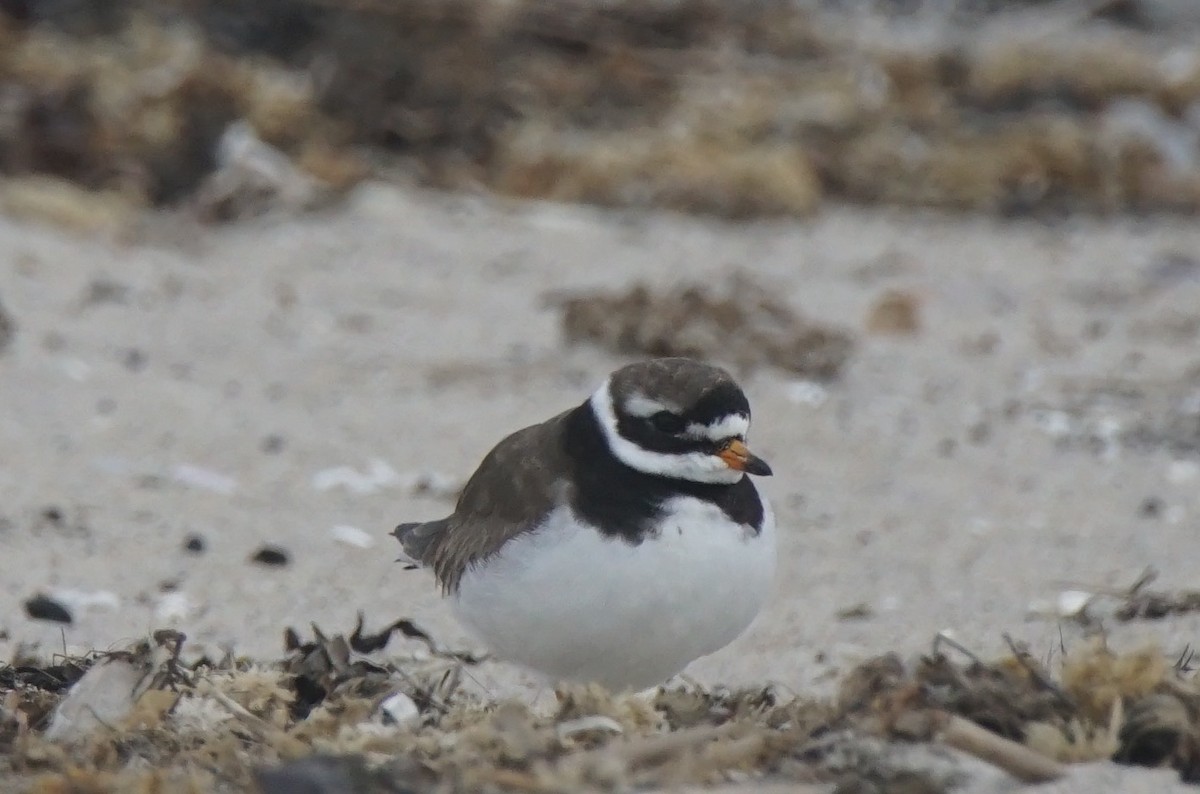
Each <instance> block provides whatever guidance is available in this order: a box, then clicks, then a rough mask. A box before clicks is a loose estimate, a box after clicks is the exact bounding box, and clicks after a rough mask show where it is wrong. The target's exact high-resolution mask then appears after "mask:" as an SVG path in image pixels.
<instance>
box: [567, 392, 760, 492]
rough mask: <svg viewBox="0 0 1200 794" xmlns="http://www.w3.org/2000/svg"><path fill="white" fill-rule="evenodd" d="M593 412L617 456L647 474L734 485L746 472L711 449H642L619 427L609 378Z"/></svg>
mask: <svg viewBox="0 0 1200 794" xmlns="http://www.w3.org/2000/svg"><path fill="white" fill-rule="evenodd" d="M589 403H590V404H591V408H592V414H593V415H594V416H595V417H596V420H597V421H598V422H599V424H600V429H601V431H602V432H603V433H604V439H605V441H607V442H608V448H609V450H611V451H612V453H613V454H614V455H616V457H617V459H618V460H620V461H621V462H622V463H624V464H625V465H626V466H629V467H630V468H632V469H635V470H637V471H640V472H644V473H646V474H658V475H662V476H663V477H674V478H678V479H682V480H690V481H692V482H704V483H719V484H722V485H732V484H733V483H736V482H739V481H740V480H741V479H742V477H743V476H744V475H743V472H741V471H739V470H738V469H734V468H731V467H730V466H729V465H728V464H726V463H725V461H724V460H722V459H721V458H720V457H718V456H717V455H711V454H709V453H707V452H686V453H675V454H667V453H664V452H652V451H650V450H648V449H642V448H641V447H639V446H638V445H637V444H635V443H634V442H632V441H630V440H629V439H627V438H625V437H624V436H622V435H621V433H620V431H619V430H617V414H616V411H614V410H613V398H612V392H611V391H610V389H609V382H608V381H607V380H605V381H604V383H602V384H601V385H600V388H598V389H597V390H596V391H595V393H594V394H593V395H592V396H591V399H590V400H589Z"/></svg>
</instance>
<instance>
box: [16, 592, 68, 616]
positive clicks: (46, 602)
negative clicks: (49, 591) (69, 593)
mask: <svg viewBox="0 0 1200 794" xmlns="http://www.w3.org/2000/svg"><path fill="white" fill-rule="evenodd" d="M25 614H26V615H28V616H29V618H30V619H31V620H48V621H51V622H53V623H67V624H70V623H71V622H72V621H73V618H72V616H71V610H69V609H67V607H66V606H65V605H63V604H61V603H60V602H58V601H56V600H54V599H53V598H51V597H50V596H48V595H42V594H40V593H39V594H38V595H35V596H33V597H32V598H28V599H26V600H25Z"/></svg>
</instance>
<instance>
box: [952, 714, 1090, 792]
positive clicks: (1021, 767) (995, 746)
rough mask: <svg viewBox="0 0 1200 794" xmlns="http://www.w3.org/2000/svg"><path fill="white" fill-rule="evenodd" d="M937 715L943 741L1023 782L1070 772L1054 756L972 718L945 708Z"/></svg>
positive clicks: (1046, 779)
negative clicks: (995, 731) (1044, 753)
mask: <svg viewBox="0 0 1200 794" xmlns="http://www.w3.org/2000/svg"><path fill="white" fill-rule="evenodd" d="M934 719H935V720H936V722H937V724H938V730H937V737H938V739H939V740H940V741H941V742H942V743H943V744H945V745H947V746H949V747H953V748H954V749H956V750H961V751H962V752H964V753H967V754H968V755H972V756H974V757H975V758H978V759H980V760H981V761H986V762H988V763H989V764H991V765H993V766H995V767H999V768H1000V769H1003V770H1004V771H1005V772H1007V773H1008V774H1010V775H1012V776H1013V777H1014V778H1016V779H1017V780H1020V781H1021V782H1022V783H1049V782H1050V781H1052V780H1058V779H1059V778H1061V777H1063V776H1064V775H1066V774H1067V768H1066V767H1065V766H1063V765H1062V764H1060V763H1059V762H1057V761H1055V760H1054V759H1052V758H1047V757H1046V756H1044V755H1042V754H1041V753H1039V752H1037V751H1036V750H1031V749H1029V748H1028V747H1026V746H1025V745H1023V744H1018V743H1017V742H1014V741H1013V740H1011V739H1005V738H1004V737H1003V736H1000V735H999V734H995V733H992V732H991V731H989V730H987V729H986V728H981V727H980V726H978V725H976V724H975V723H973V722H971V721H970V720H966V719H963V718H962V717H959V716H956V715H954V714H948V713H946V712H944V711H939V712H935V713H934Z"/></svg>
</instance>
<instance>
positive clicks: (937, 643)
mask: <svg viewBox="0 0 1200 794" xmlns="http://www.w3.org/2000/svg"><path fill="white" fill-rule="evenodd" d="M943 644H944V645H949V646H950V647H951V648H953V649H954V650H956V651H958V652H959V653H961V654H962V655H963V656H965V657H967V658H968V659H970V660H971V661H972V662H974V663H975V664H977V665H980V666H983V662H982V661H981V660H980V658H979V657H978V656H976V655H975V654H973V653H971V651H970V650H969V649H968V648H967V646H965V645H963V644H962V643H961V642H959V641H958V640H956V639H953V638H952V637H951V636H950V635H949V634H947V633H946V632H944V631H939V632H938V633H937V634H935V635H934V637H933V649H932V650H933V655H934V656H940V655H941V653H942V652H941V647H942V645H943Z"/></svg>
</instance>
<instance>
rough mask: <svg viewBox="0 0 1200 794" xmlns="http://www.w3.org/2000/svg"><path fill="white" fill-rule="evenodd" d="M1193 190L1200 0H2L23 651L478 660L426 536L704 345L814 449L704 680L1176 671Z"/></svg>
mask: <svg viewBox="0 0 1200 794" xmlns="http://www.w3.org/2000/svg"><path fill="white" fill-rule="evenodd" d="M1198 208H1200V4H1197V3H1194V2H1190V1H1189V0H1056V1H1053V2H1050V1H1047V2H1037V1H1036V0H1026V1H1024V2H1015V1H1014V2H1001V1H1000V0H992V1H989V0H942V1H941V2H936V1H934V0H929V1H928V2H920V1H919V0H907V1H906V0H895V1H894V2H884V1H883V0H878V1H877V2H834V1H833V0H829V1H828V2H819V1H818V0H807V1H805V0H793V1H791V2H715V1H714V0H681V1H679V2H665V1H662V0H649V1H648V2H647V1H646V0H636V1H635V0H611V1H607V2H602V1H601V0H570V1H567V2H549V1H543V0H437V1H435V0H415V1H408V0H236V1H226V2H206V1H205V0H170V1H168V2H162V1H158V2H149V1H146V2H136V1H134V0H120V1H114V2H108V3H95V2H86V1H84V0H0V655H3V656H5V657H9V656H11V655H12V654H14V653H18V652H22V651H23V650H28V649H30V648H40V649H43V650H45V649H49V650H50V651H56V650H61V649H62V648H63V647H70V648H105V647H112V646H114V645H118V644H121V643H124V642H127V641H128V640H130V639H132V638H137V637H140V636H143V635H144V634H145V633H146V632H147V631H149V630H151V629H154V628H160V627H167V626H170V627H175V628H179V629H181V630H184V631H185V632H186V633H187V634H188V637H189V640H188V648H189V652H193V650H192V649H194V652H195V653H204V652H208V653H213V654H220V653H223V652H224V650H228V649H234V650H236V651H237V652H242V653H247V654H251V655H257V656H274V655H277V654H278V653H280V652H281V651H282V639H281V638H282V634H283V630H284V629H285V628H286V627H288V626H293V627H299V628H301V629H304V628H306V627H307V626H308V625H309V624H310V622H313V621H315V622H317V623H319V624H320V625H322V626H325V627H327V628H328V629H330V630H331V631H332V630H339V631H346V630H349V629H350V628H351V627H352V626H353V622H354V619H355V615H356V613H358V612H360V611H361V612H363V613H364V614H365V617H366V620H367V623H368V625H369V626H380V625H384V624H386V623H389V622H391V621H392V620H394V619H396V618H398V617H412V618H415V619H417V620H418V621H419V622H420V624H421V625H423V626H426V627H427V628H429V629H430V630H431V631H432V632H433V633H434V634H435V635H436V636H437V637H439V638H443V639H445V641H446V642H449V643H452V644H453V643H469V642H470V640H469V638H466V637H464V636H463V635H462V634H461V631H460V630H459V628H458V627H457V626H456V625H455V624H454V622H453V621H452V620H451V619H450V617H449V613H448V610H447V609H446V607H445V605H444V604H442V603H441V602H440V601H439V599H438V595H437V593H436V591H435V588H434V585H433V583H432V581H431V580H430V579H429V578H428V577H427V576H426V575H424V574H422V573H419V572H404V571H402V570H401V569H400V566H398V565H396V564H395V563H394V562H393V560H394V558H395V555H396V552H397V551H398V549H396V548H394V546H393V541H392V540H391V539H390V538H389V537H388V536H387V533H388V532H389V531H390V529H391V528H392V527H393V526H394V525H395V524H396V523H398V522H399V521H408V520H422V519H428V518H434V517H438V516H440V515H444V514H445V513H447V512H449V510H450V509H451V508H452V505H453V500H454V498H455V495H456V494H457V492H458V489H459V487H460V486H461V484H462V482H463V479H464V478H465V477H466V476H467V475H468V474H469V473H470V472H471V471H472V470H473V469H474V467H475V466H476V465H477V463H478V461H479V459H480V458H481V457H482V455H483V454H484V453H485V452H486V451H487V450H488V449H489V448H490V447H491V446H492V445H493V444H494V443H495V442H496V441H497V440H498V439H499V438H500V437H501V436H503V435H505V434H507V433H508V432H511V431H512V430H515V429H517V428H519V427H522V426H524V425H526V424H529V423H531V422H535V421H540V420H541V419H544V418H546V417H548V416H550V415H552V414H553V413H556V412H558V411H560V410H563V409H564V408H567V407H570V406H573V405H575V404H578V403H579V402H581V401H582V400H583V399H585V398H586V396H587V395H588V394H590V392H591V391H592V390H593V389H594V388H595V386H596V384H597V383H599V381H600V380H601V379H602V378H603V377H604V376H605V375H606V374H607V373H608V372H609V371H610V370H612V369H613V368H615V367H616V366H619V365H620V364H621V363H623V362H624V361H627V360H629V359H631V358H634V357H639V356H646V355H662V354H686V355H694V356H698V357H702V358H706V359H709V360H712V361H714V362H716V363H720V364H723V365H725V366H728V367H730V368H732V369H733V370H734V371H735V372H736V374H737V375H738V376H739V378H740V379H741V380H742V382H743V385H744V386H745V388H746V390H747V392H748V393H749V395H750V399H751V402H752V404H753V406H754V411H755V428H754V431H753V435H754V439H753V441H754V446H755V449H756V451H759V452H760V453H761V454H762V455H763V456H764V457H765V458H766V459H768V460H770V461H771V463H772V465H773V467H774V469H775V472H776V476H775V477H774V478H772V479H771V480H770V481H765V482H764V483H763V486H762V487H763V489H764V490H765V491H766V492H767V493H768V495H769V496H770V497H771V498H772V500H773V501H774V503H775V504H776V512H777V513H778V515H779V516H780V524H781V527H782V534H783V538H782V540H781V543H782V553H783V565H782V570H781V574H780V580H779V582H778V586H777V589H778V597H777V598H776V599H775V600H774V601H773V602H772V606H771V608H770V610H769V611H768V613H767V614H765V615H764V616H763V617H762V618H761V619H760V621H759V622H758V623H757V624H756V625H755V628H754V629H752V631H751V632H750V633H749V634H748V635H747V636H746V637H744V638H742V640H740V641H739V643H738V644H736V645H735V646H733V647H732V648H730V649H728V650H727V651H725V652H723V653H721V654H718V655H717V656H714V657H713V658H711V659H707V660H704V661H702V662H700V663H698V664H697V665H696V666H695V670H694V671H693V672H695V673H696V674H697V675H698V676H700V677H701V678H703V679H705V680H710V681H717V680H719V681H728V682H737V681H757V680H763V679H766V678H770V679H778V680H782V681H786V682H787V683H788V685H789V686H792V687H805V686H820V685H824V684H828V683H829V682H830V681H831V680H833V676H835V675H836V673H837V672H838V671H840V670H843V669H845V666H846V665H847V664H850V663H852V662H855V661H858V660H861V659H863V658H866V657H868V656H871V655H873V654H876V653H879V652H881V651H883V650H887V649H893V648H894V649H899V650H903V651H905V652H915V651H917V650H920V649H923V648H926V647H928V643H929V642H930V640H931V639H932V637H933V636H934V634H935V633H936V632H938V631H941V630H950V631H952V632H953V633H954V634H955V636H956V637H958V638H959V640H960V641H961V642H964V643H965V644H967V645H968V646H970V647H971V648H973V649H976V650H977V651H979V652H986V651H988V650H989V649H998V648H1002V647H1003V642H1002V639H1001V637H1002V635H1003V634H1004V633H1006V632H1007V633H1009V634H1011V635H1013V636H1014V637H1015V638H1016V639H1017V640H1019V641H1021V642H1025V643H1028V644H1029V646H1030V647H1031V648H1033V649H1034V650H1035V652H1036V653H1041V652H1043V651H1047V650H1048V649H1053V648H1057V647H1059V646H1060V643H1062V642H1066V641H1069V640H1072V639H1077V638H1079V637H1083V636H1087V635H1089V634H1092V633H1095V632H1096V631H1098V630H1100V629H1101V628H1103V629H1105V630H1108V631H1112V632H1113V634H1112V641H1113V642H1123V641H1127V642H1130V643H1134V642H1140V641H1143V640H1146V639H1147V638H1149V639H1153V640H1155V641H1159V642H1162V643H1164V644H1165V645H1166V647H1168V648H1174V645H1172V643H1178V644H1182V642H1183V640H1182V638H1183V637H1186V636H1188V632H1191V633H1192V636H1194V631H1195V629H1196V628H1197V625H1196V622H1195V621H1194V618H1193V617H1192V616H1191V615H1190V614H1183V615H1178V616H1175V617H1174V618H1173V619H1172V620H1171V621H1167V622H1163V621H1145V620H1136V621H1128V620H1125V621H1123V620H1118V619H1117V618H1115V617H1114V613H1113V610H1112V609H1111V608H1109V607H1105V606H1104V605H1103V602H1102V596H1103V595H1104V594H1106V593H1107V594H1110V595H1111V594H1112V593H1114V592H1121V589H1122V588H1123V587H1127V586H1128V585H1130V584H1131V583H1133V582H1134V581H1136V580H1138V578H1139V576H1141V575H1142V573H1143V572H1144V571H1146V570H1147V569H1149V568H1153V569H1155V570H1156V571H1158V572H1159V575H1160V576H1161V579H1160V582H1162V583H1169V584H1170V586H1173V587H1186V586H1188V585H1193V586H1194V584H1195V583H1194V581H1193V580H1194V577H1195V570H1196V566H1195V564H1194V562H1195V560H1194V555H1192V554H1191V553H1190V550H1191V549H1193V548H1194V538H1195V529H1196V520H1197V519H1196V516H1197V514H1198V512H1200V504H1197V496H1196V494H1197V489H1196V483H1197V477H1198V476H1200V355H1198V353H1197V351H1198V350H1200V348H1198V347H1197V340H1198V338H1200V229H1198V227H1197V225H1196V223H1195V215H1196V212H1197V209H1198ZM1164 586H1166V585H1165V584H1164ZM1080 593H1082V594H1083V595H1082V596H1080V595H1079V594H1080ZM1064 637H1065V639H1064ZM488 676H492V677H491V678H489V677H488ZM480 680H481V681H482V682H483V684H484V685H485V686H490V687H493V688H495V689H499V688H502V687H504V686H509V685H512V684H514V683H521V682H523V681H524V679H522V678H521V677H520V676H519V675H517V674H516V673H514V672H513V671H511V670H507V669H506V668H504V667H503V666H496V667H495V669H493V670H491V672H486V673H480Z"/></svg>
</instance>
